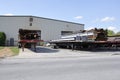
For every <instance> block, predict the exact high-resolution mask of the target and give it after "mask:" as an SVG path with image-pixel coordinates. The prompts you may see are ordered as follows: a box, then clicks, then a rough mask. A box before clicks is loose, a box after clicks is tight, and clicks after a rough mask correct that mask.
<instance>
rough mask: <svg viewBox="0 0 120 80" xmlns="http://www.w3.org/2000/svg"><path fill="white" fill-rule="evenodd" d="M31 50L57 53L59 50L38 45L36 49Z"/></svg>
mask: <svg viewBox="0 0 120 80" xmlns="http://www.w3.org/2000/svg"><path fill="white" fill-rule="evenodd" d="M30 50H31V51H33V52H35V53H57V52H58V51H59V50H56V49H52V48H47V47H37V48H36V51H35V50H33V49H30Z"/></svg>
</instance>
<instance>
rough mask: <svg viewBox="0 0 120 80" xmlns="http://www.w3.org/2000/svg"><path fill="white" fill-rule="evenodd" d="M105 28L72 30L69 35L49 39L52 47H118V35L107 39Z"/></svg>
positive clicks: (119, 43)
mask: <svg viewBox="0 0 120 80" xmlns="http://www.w3.org/2000/svg"><path fill="white" fill-rule="evenodd" d="M108 38H109V37H108V36H107V30H104V29H97V28H95V29H91V30H82V31H76V32H73V33H72V34H71V35H63V36H61V38H60V39H57V40H52V41H50V44H51V45H52V46H53V48H58V47H61V48H71V49H72V50H74V49H89V50H93V49H98V48H101V49H102V48H103V49H113V48H115V49H116V50H117V49H119V48H120V36H116V38H115V39H113V40H109V39H108Z"/></svg>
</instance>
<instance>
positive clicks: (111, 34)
mask: <svg viewBox="0 0 120 80" xmlns="http://www.w3.org/2000/svg"><path fill="white" fill-rule="evenodd" d="M107 35H108V36H114V35H115V32H114V31H112V30H107Z"/></svg>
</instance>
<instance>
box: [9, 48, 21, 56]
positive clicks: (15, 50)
mask: <svg viewBox="0 0 120 80" xmlns="http://www.w3.org/2000/svg"><path fill="white" fill-rule="evenodd" d="M10 49H11V51H12V52H13V53H14V54H13V56H14V55H18V54H19V48H18V47H10Z"/></svg>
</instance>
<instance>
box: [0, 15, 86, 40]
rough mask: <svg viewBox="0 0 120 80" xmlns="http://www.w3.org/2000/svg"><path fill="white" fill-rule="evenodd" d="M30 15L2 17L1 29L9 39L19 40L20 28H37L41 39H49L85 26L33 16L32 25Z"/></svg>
mask: <svg viewBox="0 0 120 80" xmlns="http://www.w3.org/2000/svg"><path fill="white" fill-rule="evenodd" d="M29 18H30V17H14V16H13V17H0V31H3V32H5V33H6V35H7V39H10V38H14V39H15V41H16V40H18V30H19V28H23V29H35V30H36V29H37V30H41V39H43V40H44V41H49V40H53V39H58V38H60V36H61V31H76V30H77V31H78V30H83V29H84V26H83V25H79V24H73V23H68V22H61V21H57V20H50V19H44V18H38V17H33V22H32V26H30V25H29V24H30V22H29Z"/></svg>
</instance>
